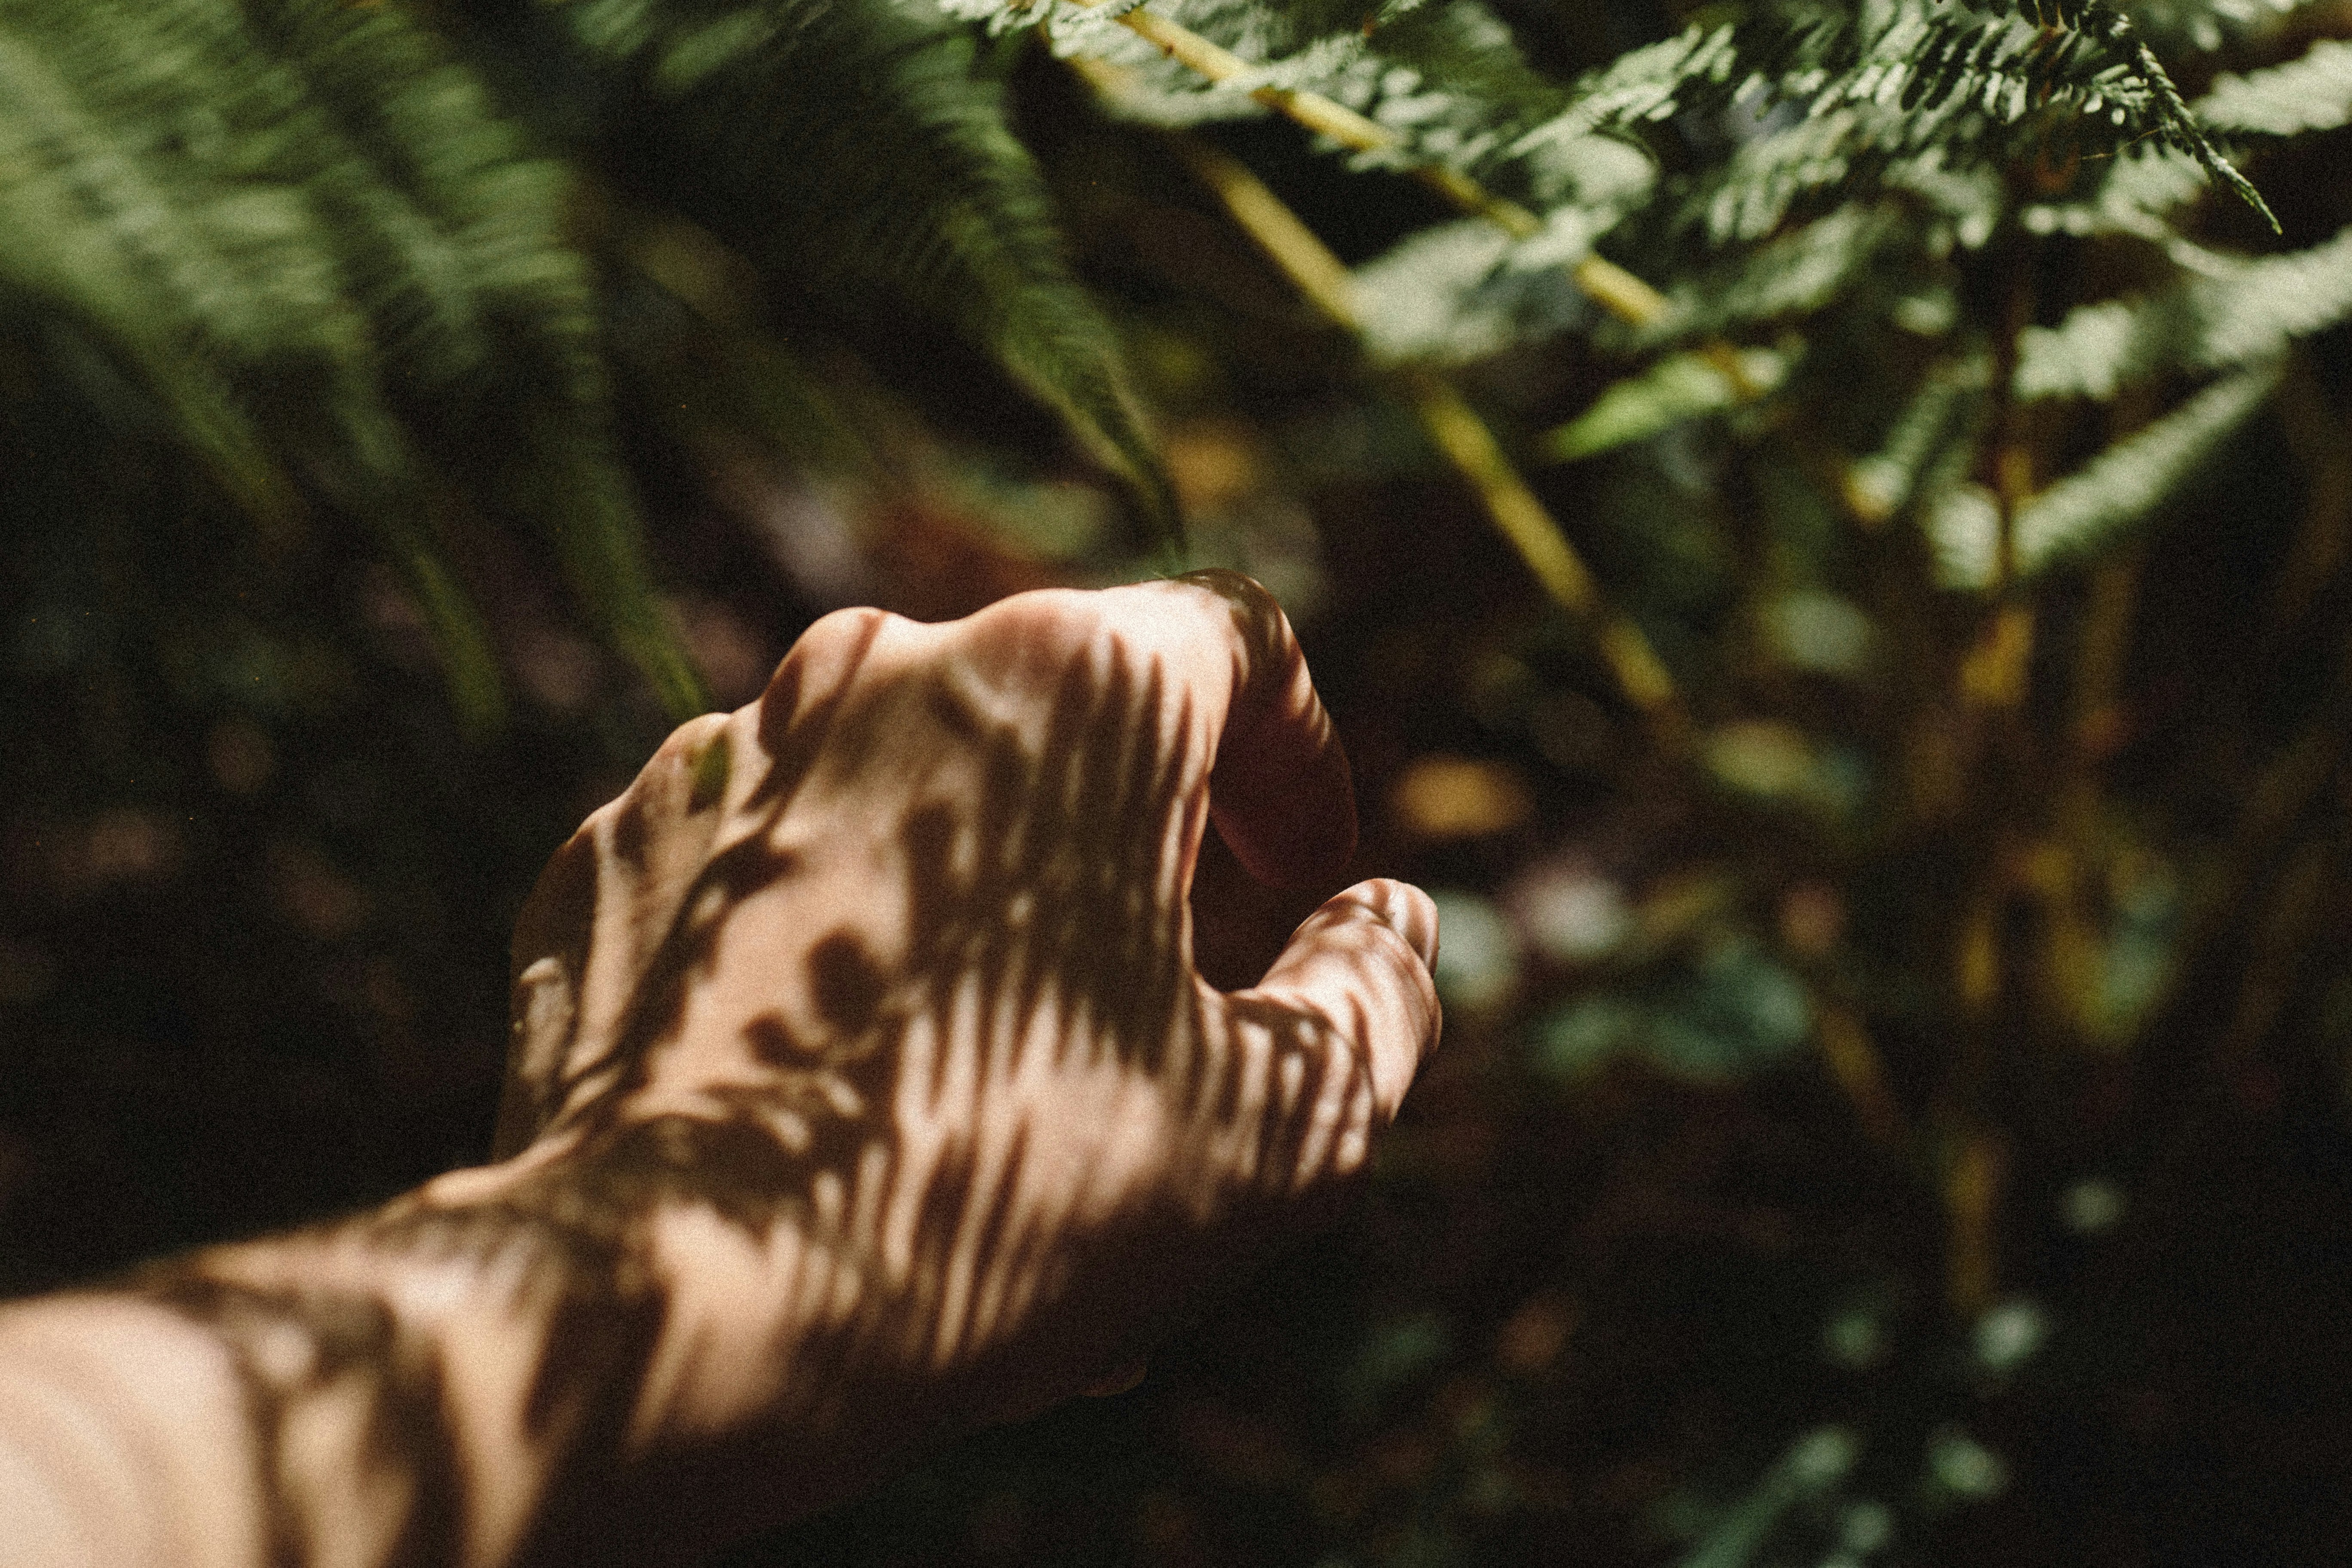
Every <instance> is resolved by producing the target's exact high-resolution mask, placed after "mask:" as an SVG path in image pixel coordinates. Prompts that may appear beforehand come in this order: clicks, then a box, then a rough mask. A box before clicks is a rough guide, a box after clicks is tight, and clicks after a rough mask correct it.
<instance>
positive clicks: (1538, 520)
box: [1079, 61, 1689, 751]
mask: <svg viewBox="0 0 2352 1568" xmlns="http://www.w3.org/2000/svg"><path fill="white" fill-rule="evenodd" d="M1079 69H1080V71H1081V72H1082V74H1084V75H1086V76H1087V79H1089V80H1090V81H1093V82H1094V83H1095V84H1096V85H1097V87H1104V88H1108V89H1111V90H1116V86H1117V83H1118V79H1119V73H1118V68H1116V67H1112V66H1107V65H1105V64H1104V63H1103V62H1100V61H1081V62H1079ZM1170 140H1171V142H1172V144H1173V145H1174V147H1175V148H1176V151H1177V153H1178V154H1179V156H1181V158H1182V159H1183V160H1184V162H1185V163H1186V164H1187V165H1188V166H1189V167H1190V168H1191V169H1192V173H1193V174H1194V175H1195V176H1196V177H1197V178H1198V179H1199V180H1200V181H1201V183H1202V184H1204V185H1206V186H1207V187H1208V188H1209V190H1210V191H1211V192H1212V193H1213V195H1215V196H1216V198H1217V200H1218V202H1219V203H1220V204H1221V205H1223V207H1224V209H1225V211H1226V213H1227V214H1228V215H1229V216H1231V217H1232V218H1233V220H1234V223H1236V224H1237V225H1239V226H1241V228H1242V229H1243V230H1244V232H1245V233H1247V234H1248V235H1249V237H1251V238H1252V239H1254V240H1255V241H1256V242H1257V244H1258V246H1259V247H1260V248H1261V249H1263V250H1264V251H1265V253H1266V255H1267V256H1268V257H1269V258H1272V259H1273V261H1274V263H1275V265H1276V266H1277V267H1279V268H1281V269H1282V271H1283V274H1284V276H1286V277H1287V278H1288V279H1290V280H1291V282H1292V283H1293V284H1294V285H1295V286H1296V287H1297V289H1298V291H1299V292H1300V293H1302V294H1304V295H1305V296H1306V297H1307V300H1308V301H1309V302H1310V303H1311V304H1313V305H1314V306H1315V308H1316V309H1317V310H1318V311H1319V312H1320V313H1321V314H1322V315H1323V316H1324V317H1325V318H1326V319H1327V320H1328V321H1330V322H1331V324H1332V325H1334V326H1336V327H1339V328H1340V329H1342V330H1343V331H1347V332H1349V333H1350V334H1351V335H1354V334H1358V333H1359V332H1360V321H1359V320H1358V318H1357V314H1356V310H1355V302H1354V299H1353V294H1352V289H1351V281H1352V280H1351V279H1350V278H1349V273H1348V268H1347V266H1346V264H1344V263H1343V262H1341V261H1340V259H1339V258H1338V257H1337V256H1334V255H1333V254H1331V250H1330V247H1328V246H1326V245H1325V244H1324V243H1323V242H1322V240H1321V239H1319V238H1318V237H1317V236H1316V234H1315V232H1314V231H1313V230H1312V229H1310V228H1308V227H1307V225H1306V224H1305V223H1303V222H1301V221H1300V219H1299V217H1298V215H1297V214H1296V213H1294V212H1292V211H1291V210H1290V209H1289V207H1287V206H1286V205H1284V204H1283V201H1282V198H1281V197H1279V196H1277V195H1275V194H1274V193H1273V192H1272V191H1270V190H1268V189H1267V188H1266V186H1265V182H1264V181H1262V180H1260V179H1259V178H1258V177H1257V176H1256V175H1255V174H1252V173H1251V172H1250V171H1249V169H1248V167H1247V166H1246V165H1244V163H1242V162H1241V161H1240V160H1239V159H1237V158H1234V157H1232V156H1231V155H1229V154H1227V153H1223V152H1220V151H1219V150H1217V149H1216V148H1213V147H1211V146H1209V145H1208V144H1207V143H1205V142H1202V141H1200V140H1199V139H1197V138H1194V137H1190V136H1185V135H1182V134H1181V133H1174V132H1171V137H1170ZM1392 374H1393V379H1394V380H1395V382H1396V384H1397V385H1398V387H1399V389H1400V390H1401V391H1402V394H1403V395H1404V398H1405V401H1406V403H1407V404H1408V405H1410V406H1411V408H1412V412H1413V416H1414V417H1415V418H1416V419H1418V420H1419V421H1420V422H1421V426H1422V429H1423V432H1424V433H1426V434H1427V436H1428V437H1429V439H1430V442H1431V444H1432V445H1433V446H1434V447H1436V448H1437V450H1438V452H1439V454H1440V455H1441V456H1442V457H1444V458H1445V460H1446V462H1447V463H1448V464H1449V465H1450V466H1451V467H1452V468H1454V472H1455V473H1456V474H1458V475H1460V476H1461V478H1462V479H1463V481H1464V482H1465V483H1466V484H1467V485H1469V487H1470V489H1471V490H1472V491H1473V492H1474V493H1475V495H1476V496H1477V498H1478V502H1479V505H1480V506H1481V507H1482V508H1484V509H1485V510H1486V516H1487V519H1488V521H1491V522H1493V523H1494V525H1495V529H1496V531H1497V532H1498V533H1500V534H1502V536H1503V537H1504V539H1505V540H1506V541H1507V542H1509V544H1510V546H1511V548H1512V549H1513V550H1515V551H1517V552H1518V556H1519V559H1520V560H1521V561H1522V562H1524V563H1526V564H1527V568H1528V572H1529V573H1530V574H1532V575H1533V576H1534V577H1535V580H1536V582H1537V583H1538V584H1539V585H1541V587H1542V588H1543V590H1544V592H1545V594H1546V595H1549V597H1550V598H1551V600H1552V602H1553V603H1555V604H1557V605H1559V606H1560V607H1561V608H1562V609H1564V610H1566V611H1567V612H1568V613H1569V614H1570V615H1571V616H1575V617H1576V618H1577V619H1579V620H1580V621H1582V622H1584V623H1585V624H1586V625H1587V626H1589V627H1590V628H1591V633H1592V637H1593V641H1594V642H1595V644H1596V645H1597V646H1598V647H1599V649H1600V652H1601V658H1602V659H1603V660H1604V661H1605V662H1606V663H1607V664H1608V666H1609V670H1610V674H1611V675H1612V677H1614V678H1615V679H1616V682H1617V686H1618V689H1619V690H1620V691H1621V692H1622V694H1623V696H1624V698H1625V700H1627V701H1628V702H1630V703H1632V704H1633V707H1634V708H1635V709H1636V710H1638V711H1639V712H1640V713H1641V714H1642V715H1643V718H1644V720H1646V721H1648V723H1649V725H1650V727H1651V730H1652V731H1653V734H1654V738H1655V739H1656V740H1657V741H1658V742H1659V743H1660V745H1661V746H1663V747H1664V749H1666V750H1669V751H1675V750H1679V749H1680V748H1681V747H1682V746H1683V745H1684V743H1685V742H1686V741H1687V739H1688V732H1689V720H1688V718H1687V716H1686V715H1685V712H1684V710H1683V706H1682V700H1681V697H1680V695H1679V694H1678V693H1677V692H1676V690H1675V682H1674V677H1673V676H1672V675H1671V674H1669V673H1668V671H1667V669H1666V667H1665V665H1664V662H1663V661H1661V660H1660V659H1659V658H1658V656H1657V651H1656V650H1655V649H1654V648H1653V647H1651V646H1650V640H1649V638H1648V637H1646V636H1644V635H1643V631H1642V628H1641V627H1640V626H1637V625H1635V624H1634V622H1633V618H1632V617H1631V616H1627V615H1625V614H1624V613H1623V612H1622V611H1619V610H1616V609H1613V608H1612V607H1611V606H1610V605H1608V604H1607V603H1606V602H1605V601H1604V600H1603V599H1602V598H1601V591H1600V588H1599V586H1598V585H1597V584H1595V583H1594V581H1593V577H1592V573H1591V569H1590V568H1588V567H1587V566H1586V565H1585V564H1584V562H1583V559H1582V558H1581V557H1580V556H1579V555H1578V554H1577V552H1576V547H1575V546H1574V545H1572V544H1570V542H1569V541H1568V536H1567V534H1565V533H1564V532H1562V531H1560V526H1559V521H1558V520H1557V519H1555V518H1554V517H1553V516H1552V515H1551V512H1550V511H1549V509H1547V508H1546V507H1545V506H1544V504H1543V501H1542V500H1541V499H1540V498H1538V496H1537V495H1536V493H1535V490H1534V489H1533V488H1532V487H1530V486H1529V485H1528V481H1527V479H1526V478H1525V477H1524V476H1523V475H1521V474H1520V473H1519V471H1518V469H1517V468H1516V467H1514V466H1513V465H1512V463H1511V460H1510V458H1509V456H1508V455H1507V454H1506V453H1505V452H1504V450H1503V447H1502V444H1501V443H1500V442H1499V441H1497V440H1496V438H1495V433H1494V432H1493V431H1492V430H1490V429H1488V428H1487V426H1486V421H1485V420H1483V419H1481V418H1480V417H1479V416H1478V414H1477V411H1476V410H1475V409H1474V408H1472V407H1471V406H1470V405H1469V404H1468V403H1467V402H1466V401H1465V400H1464V398H1463V396H1462V395H1461V393H1459V392H1458V391H1456V390H1455V389H1454V385H1453V384H1451V383H1450V382H1448V381H1446V380H1445V378H1444V377H1443V376H1441V375H1438V374H1435V373H1434V372H1432V371H1429V370H1426V369H1423V368H1420V367H1406V368H1402V369H1400V370H1397V371H1395V372H1394V373H1392Z"/></svg>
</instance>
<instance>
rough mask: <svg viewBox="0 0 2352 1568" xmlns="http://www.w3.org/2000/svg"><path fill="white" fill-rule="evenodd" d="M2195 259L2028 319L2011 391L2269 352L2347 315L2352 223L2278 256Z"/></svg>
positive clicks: (2088, 390)
mask: <svg viewBox="0 0 2352 1568" xmlns="http://www.w3.org/2000/svg"><path fill="white" fill-rule="evenodd" d="M2198 260H2199V263H2200V266H2201V267H2203V268H2205V269H2206V272H2207V275H2205V276H2189V277H2186V278H2183V279H2180V280H2179V281H2178V282H2176V283H2175V284H2174V285H2173V286H2172V287H2170V288H2169V289H2163V290H2161V291H2159V292H2158V293H2156V294H2154V295H2151V296H2148V297H2147V298H2144V299H2140V300H2108V301H2105V302H2104V303H2101V304H2096V305H2084V306H2081V307H2079V308H2077V309H2076V310H2073V311H2071V312H2070V313H2069V314H2068V315H2067V317H2066V319H2065V320H2064V321H2061V322H2060V323H2059V324H2058V325H2057V326H2055V327H2031V328H2028V329H2027V330H2026V331H2025V332H2024V333H2023V335H2022V336H2021V338H2020V340H2019V342H2018V363H2017V383H2016V385H2017V395H2018V396H2019V397H2021V398H2028V399H2032V398H2042V397H2093V398H2107V397H2112V396H2114V395H2115V394H2116V391H2117V390H2118V389H2119V388H2121V387H2124V386H2127V385H2131V384H2135V383H2138V382H2142V381H2146V380H2147V379H2148V378H2150V377H2151V376H2154V375H2157V374H2161V373H2164V372H2166V371H2171V370H2186V371H2191V372H2203V373H2210V372H2213V371H2217V370H2227V369H2231V368H2233V367H2235V366H2238V365H2243V364H2250V363H2254V362H2257V361H2268V360H2271V359H2273V358H2275V357H2276V356H2277V355H2278V354H2280V353H2283V352H2284V350H2285V348H2286V347H2287V345H2288V343H2289V342H2292V341H2293V340H2294V339H2296V338H2301V337H2307V336H2309V335H2310V334H2311V333H2313V332H2316V331H2323V330H2325V329H2326V328H2328V327H2332V326H2334V325H2336V323H2337V322H2339V321H2344V320H2345V319H2346V318H2347V316H2352V227H2347V228H2346V229H2344V230H2342V231H2340V232H2339V233H2338V234H2337V235H2336V237H2335V238H2333V239H2330V240H2327V241H2326V242H2325V243H2323V244H2320V245H2315V246H2313V247H2310V248H2309V249H2306V250H2298V251H2293V252H2290V253H2288V254H2286V255H2284V256H2266V257H2263V258H2260V259H2258V260H2251V261H2250V260H2245V259H2242V258H2235V257H2224V256H2217V255H2213V254H2211V253H2201V254H2200V256H2199V258H2198Z"/></svg>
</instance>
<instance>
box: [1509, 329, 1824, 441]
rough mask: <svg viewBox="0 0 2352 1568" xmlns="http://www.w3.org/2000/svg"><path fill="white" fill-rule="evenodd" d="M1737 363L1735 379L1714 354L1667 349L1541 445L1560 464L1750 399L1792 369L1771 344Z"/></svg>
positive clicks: (1767, 389)
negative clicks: (1667, 352)
mask: <svg viewBox="0 0 2352 1568" xmlns="http://www.w3.org/2000/svg"><path fill="white" fill-rule="evenodd" d="M1787 374H1789V363H1788V361H1787V359H1786V358H1785V357H1784V356H1782V355H1780V354H1777V353H1773V352H1772V351H1771V350H1769V349H1750V350H1748V352H1747V353H1743V354H1741V355H1740V356H1739V358H1738V377H1737V379H1735V378H1734V377H1733V375H1732V374H1729V373H1728V372H1727V370H1726V368H1725V367H1724V366H1723V365H1722V364H1721V363H1718V362H1717V360H1716V359H1715V358H1714V357H1712V356H1709V355H1706V354H1696V353H1685V354H1669V355H1668V356H1666V357H1665V358H1664V359H1662V360H1660V361H1658V363H1655V364H1654V365H1652V366H1651V367H1650V368H1649V369H1647V370H1645V371H1643V372H1642V373H1641V374H1639V375H1633V376H1628V377H1626V378H1625V379H1624V380H1623V381H1621V382H1618V383H1617V384H1615V385H1613V386H1612V387H1610V388H1609V389H1608V390H1607V391H1606V392H1603V393H1602V394H1601V395H1600V396H1599V397H1597V398H1595V399H1594V400H1593V403H1592V406H1591V407H1590V408H1587V409H1586V410H1585V411H1584V412H1583V413H1582V414H1580V415H1578V416H1576V417H1575V418H1574V419H1572V420H1570V422H1569V423H1568V424H1566V425H1563V426H1560V427H1559V429H1557V430H1554V431H1552V432H1551V433H1550V434H1549V435H1548V436H1546V437H1543V438H1542V440H1541V441H1540V442H1538V450H1539V451H1540V452H1541V453H1542V455H1543V456H1544V457H1545V458H1548V459H1549V460H1551V461H1553V462H1556V463H1572V462H1575V461H1578V460H1579V459H1580V458H1591V457H1596V456H1598V455H1599V454H1601V453H1602V452H1607V451H1611V450H1613V449H1614V448H1616V447H1623V446H1628V445H1630V444H1632V443H1633V442H1635V441H1640V440H1644V439H1646V438H1648V437H1652V436H1654V435H1656V434H1657V433H1658V432H1659V431H1661V430H1664V429H1665V428H1666V427H1667V426H1671V425H1678V424H1680V423H1681V422H1682V421H1684V420H1685V419H1691V418H1696V416H1699V415H1702V414H1716V413H1719V412H1721V411H1722V410H1724V409H1727V408H1731V407H1734V406H1736V405H1739V404H1741V403H1745V402H1748V401H1749V400H1751V399H1753V398H1755V397H1757V396H1759V395H1762V394H1764V393H1767V392H1769V391H1771V390H1772V388H1774V387H1776V386H1778V385H1780V382H1781V381H1782V379H1783V378H1784V377H1786V376H1787Z"/></svg>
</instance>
